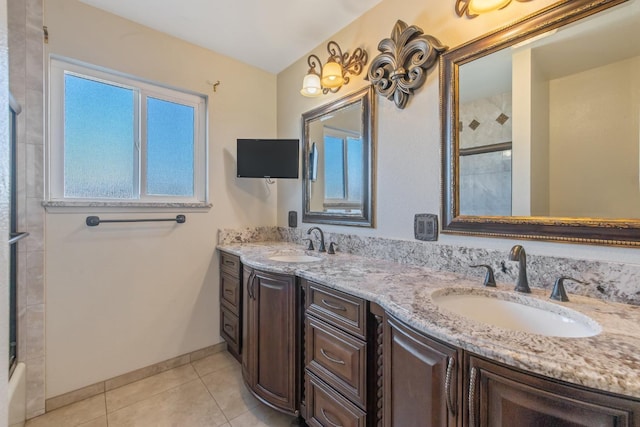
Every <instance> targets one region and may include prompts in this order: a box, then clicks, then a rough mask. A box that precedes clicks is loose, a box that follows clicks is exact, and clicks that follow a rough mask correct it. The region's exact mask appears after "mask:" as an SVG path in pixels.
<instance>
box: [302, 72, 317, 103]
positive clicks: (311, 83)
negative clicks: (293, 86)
mask: <svg viewBox="0 0 640 427" xmlns="http://www.w3.org/2000/svg"><path fill="white" fill-rule="evenodd" d="M300 93H301V94H302V95H304V96H308V97H314V96H320V95H322V87H321V86H320V76H319V75H317V74H316V73H309V74H307V75H306V76H304V79H303V80H302V89H301V90H300Z"/></svg>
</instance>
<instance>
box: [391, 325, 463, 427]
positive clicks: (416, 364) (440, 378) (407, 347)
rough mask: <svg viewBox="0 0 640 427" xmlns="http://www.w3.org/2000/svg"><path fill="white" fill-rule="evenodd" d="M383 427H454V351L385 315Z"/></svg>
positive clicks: (457, 379) (456, 391) (455, 415)
mask: <svg viewBox="0 0 640 427" xmlns="http://www.w3.org/2000/svg"><path fill="white" fill-rule="evenodd" d="M383 360H384V362H383V365H384V425H385V427H424V426H431V427H439V426H443V427H447V426H448V427H454V426H456V425H457V423H458V417H457V414H458V412H459V411H458V409H457V408H458V402H459V401H460V400H459V397H460V396H459V394H458V390H460V389H461V387H459V383H458V381H459V379H460V375H458V373H459V372H461V370H459V367H458V365H459V364H458V361H459V360H461V357H460V355H459V354H458V350H456V349H454V348H451V347H449V346H446V345H444V344H441V343H439V342H437V341H434V340H432V339H430V338H427V337H426V336H424V335H422V334H419V333H417V332H416V331H414V330H412V329H411V328H409V327H407V326H406V325H404V324H402V323H401V322H400V321H398V320H397V319H395V318H393V317H391V316H389V315H386V316H385V329H384V355H383Z"/></svg>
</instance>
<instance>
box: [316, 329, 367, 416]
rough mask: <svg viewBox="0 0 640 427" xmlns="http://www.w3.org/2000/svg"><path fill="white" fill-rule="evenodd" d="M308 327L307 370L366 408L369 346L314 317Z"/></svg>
mask: <svg viewBox="0 0 640 427" xmlns="http://www.w3.org/2000/svg"><path fill="white" fill-rule="evenodd" d="M305 326H306V334H305V335H306V340H307V343H306V344H307V346H306V348H307V351H306V353H305V354H306V360H305V365H306V367H307V368H308V369H309V370H310V371H311V372H313V373H314V374H316V375H317V376H318V377H319V378H321V379H322V380H324V381H325V382H326V383H327V384H329V385H330V386H331V387H333V388H335V389H336V390H338V391H339V392H341V393H342V394H343V395H344V396H346V397H347V398H349V399H351V400H352V401H353V402H355V403H356V404H358V405H360V407H362V408H366V386H365V384H366V372H367V370H366V365H367V362H366V355H367V345H366V343H365V342H364V341H362V340H359V339H357V338H354V337H352V336H350V335H348V334H345V333H344V332H342V331H340V330H338V329H337V328H334V327H332V326H329V325H327V324H326V323H324V322H322V321H320V320H316V319H315V318H313V317H307V319H306V321H305Z"/></svg>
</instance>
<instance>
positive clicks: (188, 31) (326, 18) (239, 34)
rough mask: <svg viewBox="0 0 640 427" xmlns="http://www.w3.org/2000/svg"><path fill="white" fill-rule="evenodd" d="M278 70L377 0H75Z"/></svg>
mask: <svg viewBox="0 0 640 427" xmlns="http://www.w3.org/2000/svg"><path fill="white" fill-rule="evenodd" d="M80 1H82V2H83V3H85V4H88V5H91V6H95V7H97V8H100V9H103V10H105V11H107V12H111V13H113V14H115V15H118V16H121V17H123V18H126V19H129V20H131V21H134V22H137V23H139V24H142V25H145V26H147V27H150V28H153V29H155V30H158V31H161V32H163V33H167V34H170V35H172V36H174V37H177V38H180V39H183V40H186V41H188V42H191V43H193V44H196V45H198V46H202V47H204V48H207V49H210V50H212V51H215V52H218V53H221V54H223V55H226V56H230V57H232V58H235V59H237V60H239V61H241V62H244V63H247V64H250V65H253V66H256V67H258V68H261V69H263V70H266V71H269V72H271V73H278V72H280V71H282V70H284V69H285V68H286V67H288V66H289V65H291V64H292V63H293V62H295V61H296V60H298V59H299V58H301V57H303V56H305V55H306V54H307V53H308V52H310V51H311V50H313V49H314V48H315V47H316V46H318V45H319V44H321V43H323V42H324V41H325V40H326V39H328V38H330V37H331V36H332V35H333V34H335V33H336V32H338V31H339V30H341V29H342V28H344V27H346V26H347V25H348V24H349V23H351V22H352V21H353V20H355V19H356V18H358V17H359V16H360V15H362V14H363V13H365V12H366V11H367V10H369V9H371V8H372V7H373V6H375V5H376V4H377V3H379V2H380V1H381V0H234V1H228V0H227V1H221V0H180V1H175V0H80Z"/></svg>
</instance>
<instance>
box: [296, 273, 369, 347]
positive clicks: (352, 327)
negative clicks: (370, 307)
mask: <svg viewBox="0 0 640 427" xmlns="http://www.w3.org/2000/svg"><path fill="white" fill-rule="evenodd" d="M306 309H307V312H308V313H311V314H313V315H314V316H316V317H319V318H320V319H322V320H324V321H326V322H327V323H329V324H332V325H335V326H337V327H338V328H341V329H343V330H346V331H347V332H351V333H353V334H354V335H356V336H357V337H359V338H362V339H366V330H367V329H366V325H365V321H366V318H367V316H366V313H367V304H366V301H365V300H363V299H361V298H357V297H354V296H351V295H348V294H345V293H344V292H340V291H336V290H335V289H330V288H327V287H325V286H322V285H319V284H317V283H313V282H307V298H306Z"/></svg>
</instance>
